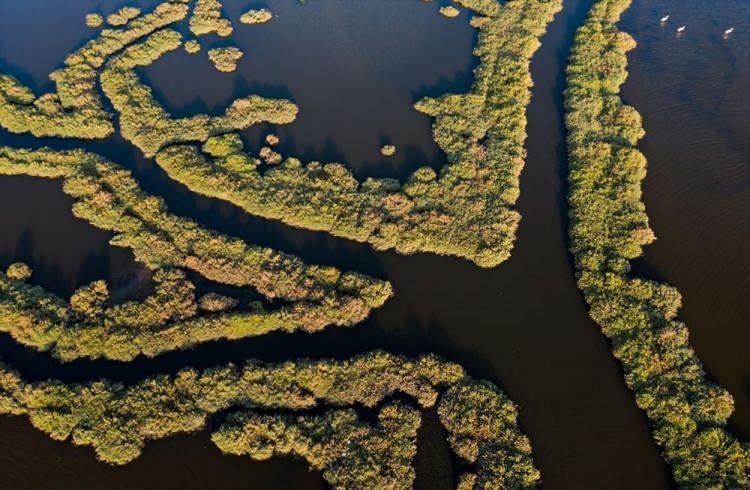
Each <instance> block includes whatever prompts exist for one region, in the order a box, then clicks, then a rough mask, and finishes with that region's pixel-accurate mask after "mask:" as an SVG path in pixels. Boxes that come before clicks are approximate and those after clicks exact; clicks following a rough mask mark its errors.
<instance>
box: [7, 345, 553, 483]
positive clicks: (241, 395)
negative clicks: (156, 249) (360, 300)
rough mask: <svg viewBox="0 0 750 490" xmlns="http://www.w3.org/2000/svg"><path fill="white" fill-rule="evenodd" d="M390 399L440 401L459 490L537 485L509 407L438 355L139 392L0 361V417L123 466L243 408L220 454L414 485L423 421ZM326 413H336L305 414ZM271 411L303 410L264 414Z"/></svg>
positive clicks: (237, 370)
mask: <svg viewBox="0 0 750 490" xmlns="http://www.w3.org/2000/svg"><path fill="white" fill-rule="evenodd" d="M395 394H402V395H404V396H406V397H408V398H409V399H410V400H413V401H414V402H416V404H417V405H418V406H419V407H421V408H422V409H426V408H429V407H433V406H435V405H436V404H437V411H438V414H439V417H440V420H441V422H442V424H443V426H444V427H445V429H446V431H447V433H448V439H449V443H450V446H451V448H452V449H453V451H454V452H455V454H456V456H458V457H459V458H461V459H462V460H463V461H464V462H465V463H467V464H470V465H474V467H473V468H471V469H470V470H469V471H468V472H467V473H465V474H464V475H463V476H462V477H461V481H462V482H463V484H464V488H467V487H466V486H465V485H466V483H467V482H473V483H475V484H476V485H477V486H478V488H528V487H532V486H534V485H535V484H536V483H537V482H538V480H539V472H538V470H537V469H536V468H535V467H534V464H533V461H532V459H531V447H530V444H529V441H528V438H527V437H526V436H524V435H523V434H521V432H520V430H519V428H518V423H517V410H516V407H515V406H514V405H513V403H512V402H511V401H510V400H508V398H507V397H506V396H505V395H504V394H503V393H502V392H501V391H500V390H498V389H497V387H495V386H494V385H492V384H490V383H488V382H485V381H480V380H474V379H471V378H468V377H467V376H466V374H465V372H464V371H463V369H462V368H461V367H460V366H458V365H456V364H451V363H448V362H445V361H442V360H441V359H439V358H437V357H435V356H432V355H426V356H422V357H420V358H417V359H414V360H410V359H407V358H404V357H401V356H394V355H392V354H387V353H385V352H382V351H374V352H369V353H365V354H361V355H359V356H357V357H354V358H352V359H349V360H344V361H333V360H300V361H291V362H285V363H282V364H263V363H260V362H257V361H248V362H247V363H245V364H244V366H242V367H236V366H234V365H228V366H222V367H215V368H210V369H206V370H205V371H202V372H200V371H197V370H195V369H184V370H182V371H180V372H178V373H177V374H176V375H174V376H167V375H162V376H157V377H154V378H150V379H147V380H145V381H142V382H140V383H138V384H135V385H132V386H124V385H122V384H119V383H111V382H109V381H106V380H101V381H95V382H89V383H85V384H65V383H62V382H60V381H54V380H50V381H44V382H37V383H29V382H26V381H24V380H23V378H22V377H21V376H20V375H19V374H18V373H17V372H15V371H13V370H11V369H9V368H8V367H6V366H3V365H0V413H4V414H10V415H23V414H26V415H27V416H28V417H29V420H30V421H31V423H32V424H33V425H34V427H36V428H37V429H39V430H41V431H43V432H45V433H47V434H49V435H50V437H52V438H54V439H56V440H66V439H70V440H72V442H73V443H74V444H78V445H84V446H91V447H93V448H94V450H95V451H96V454H97V456H98V457H99V459H101V460H102V461H106V462H108V463H111V464H118V465H121V464H126V463H128V462H130V461H132V460H134V459H136V458H137V457H138V456H139V455H140V454H141V451H142V450H143V447H144V445H145V444H146V442H148V441H150V440H155V439H163V438H166V437H169V436H172V435H175V434H179V433H186V432H194V431H198V430H201V429H202V428H204V427H205V425H206V422H207V420H208V419H209V417H210V416H211V415H213V414H217V413H220V412H225V411H227V410H230V409H233V408H242V409H244V410H245V411H242V412H237V413H235V414H233V415H230V416H229V417H228V418H227V419H226V421H225V422H224V423H223V424H221V425H219V427H218V428H217V429H216V430H215V432H214V433H213V434H212V437H211V438H212V440H213V441H214V443H215V444H216V445H217V446H218V447H219V448H220V449H221V450H222V451H225V452H227V453H232V454H245V455H247V456H248V457H251V458H254V459H266V458H268V457H270V456H272V455H274V454H297V455H299V456H302V457H304V458H305V459H306V460H307V461H308V462H309V464H310V465H311V466H312V467H313V468H316V469H322V470H323V476H324V477H325V478H326V480H327V481H328V482H329V483H331V484H332V485H334V486H335V487H337V488H342V487H343V488H411V486H412V483H413V480H414V471H413V469H412V468H411V461H412V459H413V457H414V454H415V452H416V451H415V440H416V429H417V428H418V426H419V424H420V418H421V417H420V412H419V410H417V409H415V408H411V407H410V406H407V405H406V404H405V403H404V402H395V403H394V402H391V401H389V400H390V399H391V398H392V397H393V396H394V395H395ZM175 400H179V403H175ZM331 406H335V407H337V408H336V409H335V410H326V411H325V412H323V413H322V414H318V413H305V412H306V411H307V412H309V411H311V410H313V409H315V408H318V407H323V408H325V407H331ZM356 406H364V407H372V408H378V410H379V411H378V423H377V425H376V426H374V427H373V426H370V425H369V424H367V423H364V422H361V421H360V420H359V419H358V416H357V412H356V411H355V410H354V409H353V407H356ZM343 407H352V408H350V409H344V408H343ZM269 410H271V411H287V412H288V411H298V412H300V413H299V414H298V415H290V414H279V415H273V414H272V415H269V414H267V413H264V412H267V411H269Z"/></svg>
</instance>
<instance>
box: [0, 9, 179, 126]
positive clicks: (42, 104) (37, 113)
mask: <svg viewBox="0 0 750 490" xmlns="http://www.w3.org/2000/svg"><path fill="white" fill-rule="evenodd" d="M187 13H188V6H187V5H185V3H184V2H182V1H172V2H165V3H162V4H160V5H159V6H158V7H156V9H154V11H153V12H152V13H150V14H147V15H144V16H142V17H139V18H137V19H134V20H133V21H131V22H130V23H129V24H128V25H127V26H125V27H124V28H122V29H105V30H103V31H102V32H101V33H100V35H99V36H98V37H96V38H95V39H93V40H92V41H89V42H88V43H86V44H85V45H84V46H83V47H82V48H80V49H79V50H77V51H76V52H74V53H73V54H71V55H69V56H68V57H67V59H66V60H65V66H64V67H63V68H61V69H59V70H57V71H55V72H54V73H52V74H51V75H50V78H51V79H52V80H53V81H54V82H55V85H56V87H57V91H56V92H53V93H48V94H44V95H42V96H40V97H36V96H35V95H34V93H33V92H32V91H31V90H30V89H28V88H27V87H25V86H23V85H22V84H21V83H20V82H19V81H18V80H16V79H15V78H13V77H10V76H7V75H0V126H2V127H3V128H5V129H7V130H8V131H10V132H12V133H27V132H30V133H31V134H33V135H34V136H38V137H42V136H57V137H62V138H80V139H95V138H106V137H107V136H110V135H112V134H113V133H114V127H113V125H112V122H111V116H110V114H109V112H107V111H106V110H105V109H104V107H103V105H102V101H101V98H100V97H99V93H98V91H97V87H96V78H97V74H98V72H97V70H98V69H99V68H101V67H102V66H103V65H104V63H105V61H106V60H107V59H108V58H109V57H111V56H112V55H113V54H115V53H117V52H118V51H120V50H122V49H123V48H124V47H125V46H127V45H128V44H131V43H133V42H135V41H137V40H138V39H140V38H142V37H144V36H147V35H149V34H151V33H153V32H155V31H157V30H159V29H161V28H163V27H165V26H168V25H170V24H173V23H175V22H178V21H180V20H182V19H184V18H185V17H186V16H187Z"/></svg>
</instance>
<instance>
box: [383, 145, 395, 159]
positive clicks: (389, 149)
mask: <svg viewBox="0 0 750 490" xmlns="http://www.w3.org/2000/svg"><path fill="white" fill-rule="evenodd" d="M380 154H381V155H383V156H384V157H392V156H393V155H395V154H396V147H395V146H394V145H383V146H381V147H380Z"/></svg>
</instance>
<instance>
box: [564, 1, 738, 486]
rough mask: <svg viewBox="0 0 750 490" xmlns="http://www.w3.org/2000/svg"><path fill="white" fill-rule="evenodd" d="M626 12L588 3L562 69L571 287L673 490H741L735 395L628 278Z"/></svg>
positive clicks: (646, 287)
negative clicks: (616, 368)
mask: <svg viewBox="0 0 750 490" xmlns="http://www.w3.org/2000/svg"><path fill="white" fill-rule="evenodd" d="M629 5H630V0H597V1H596V2H595V3H594V6H593V7H592V9H591V12H590V13H589V16H588V19H587V20H586V22H585V23H584V24H583V25H582V27H581V28H580V29H579V31H578V32H577V34H576V37H575V41H574V45H573V49H572V54H571V57H570V61H569V65H568V68H567V78H568V88H567V90H566V93H565V105H566V125H567V129H568V152H569V167H570V173H569V182H570V191H569V196H568V201H569V204H570V240H571V241H570V247H571V251H572V253H573V255H574V257H575V264H576V270H577V279H578V285H579V287H580V289H581V290H582V291H583V293H584V296H585V298H586V301H587V302H588V304H589V307H590V315H591V317H592V318H593V319H594V320H595V321H596V322H597V323H598V324H599V325H600V326H601V328H602V331H603V332H604V334H605V335H606V336H607V337H608V338H609V339H610V340H611V342H612V346H613V351H614V355H615V356H616V357H617V359H619V360H620V362H621V363H622V366H623V370H624V371H625V379H626V381H627V384H628V386H629V387H630V389H632V390H633V392H634V393H635V398H636V402H637V404H638V406H639V407H640V408H641V409H643V410H644V411H645V412H646V415H647V416H648V418H649V420H650V421H651V424H652V426H653V429H652V430H653V436H654V439H655V440H656V442H657V444H659V446H660V447H661V449H662V451H663V455H664V458H665V459H666V460H667V462H668V463H669V464H670V466H671V468H672V472H673V474H674V478H675V480H676V482H677V484H678V485H679V486H680V487H684V488H748V487H750V448H748V445H747V444H745V443H742V442H740V441H739V440H737V439H736V438H735V437H734V436H733V435H731V434H730V433H729V431H728V430H727V419H728V418H729V416H730V415H731V413H732V410H733V408H734V407H733V400H732V396H731V395H730V394H729V393H728V392H727V391H726V390H725V389H724V388H722V387H720V386H718V385H717V384H715V383H713V382H711V381H709V380H708V379H707V377H706V374H705V372H704V370H703V367H702V365H701V363H700V360H699V359H698V358H697V356H696V354H695V352H694V351H693V349H692V348H691V346H690V344H689V342H688V330H687V328H686V326H685V325H684V324H683V323H682V322H680V321H679V320H678V319H677V317H676V316H677V311H678V309H679V307H680V302H681V297H680V293H679V292H678V291H677V290H676V289H675V288H673V287H671V286H669V285H667V284H664V283H660V282H655V281H650V280H646V279H640V278H637V277H632V276H631V275H630V274H629V272H630V260H631V259H634V258H636V257H638V256H640V255H641V254H642V247H643V246H644V245H646V244H648V243H650V242H651V241H652V240H653V239H654V234H653V232H652V231H651V229H650V228H649V225H648V216H647V215H646V212H645V206H644V204H643V202H642V200H641V182H642V180H643V179H644V177H645V176H646V159H645V157H644V155H643V154H642V153H641V152H640V151H639V150H638V148H637V146H636V145H637V142H638V140H639V139H640V138H641V137H642V136H643V134H644V131H643V127H642V124H641V118H640V115H639V114H638V113H637V112H636V110H635V109H633V108H632V107H630V106H627V105H625V104H624V103H623V102H622V100H621V98H620V96H619V92H620V86H621V85H622V84H623V83H624V82H625V80H626V78H627V52H628V51H629V50H631V49H633V47H634V46H635V41H634V40H633V39H632V38H631V37H630V36H629V35H627V34H626V33H623V32H620V31H619V30H618V28H617V25H616V23H617V21H618V20H619V19H620V15H621V14H622V12H623V11H624V10H625V9H627V7H628V6H629Z"/></svg>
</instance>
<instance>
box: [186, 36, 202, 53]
mask: <svg viewBox="0 0 750 490" xmlns="http://www.w3.org/2000/svg"><path fill="white" fill-rule="evenodd" d="M200 50H201V43H199V42H198V41H196V40H195V39H190V40H189V41H185V51H186V52H187V53H189V54H195V53H198V52H200Z"/></svg>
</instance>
